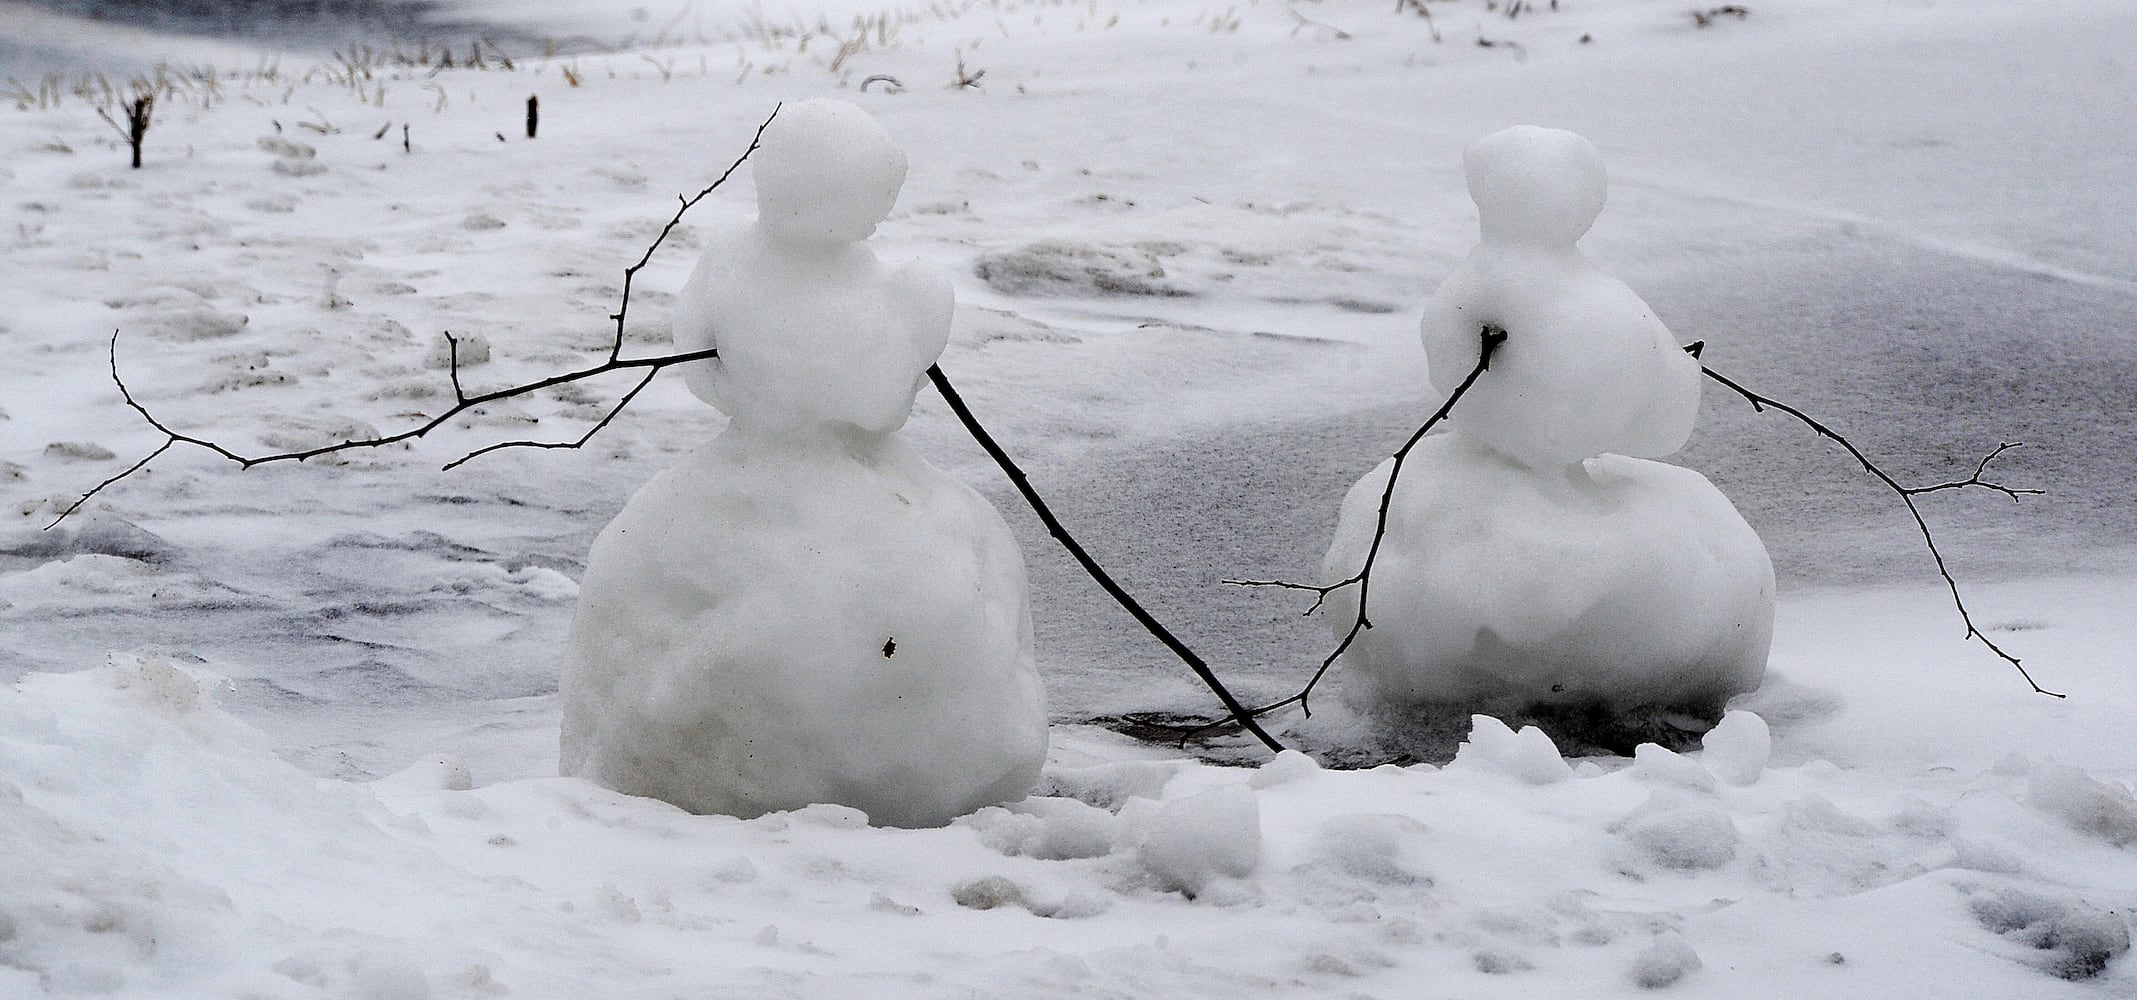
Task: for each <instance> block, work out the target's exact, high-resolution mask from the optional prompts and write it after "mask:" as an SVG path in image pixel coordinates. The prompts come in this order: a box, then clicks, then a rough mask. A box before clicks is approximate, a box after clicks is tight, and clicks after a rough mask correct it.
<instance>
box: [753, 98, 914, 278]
mask: <svg viewBox="0 0 2137 1000" xmlns="http://www.w3.org/2000/svg"><path fill="white" fill-rule="evenodd" d="M750 162H751V164H752V167H751V170H752V172H753V173H754V174H755V175H756V178H757V216H758V218H759V219H760V220H761V221H762V223H763V225H764V226H765V228H766V229H768V230H770V231H772V232H773V233H775V234H777V235H778V236H780V237H782V238H785V239H788V240H792V241H795V242H800V243H815V244H845V243H852V242H855V241H857V240H865V239H867V238H868V237H869V236H870V235H871V234H873V233H874V232H875V231H876V223H879V222H882V221H883V218H884V217H885V216H887V215H889V214H890V206H891V203H892V202H894V201H896V200H897V198H898V189H899V188H900V187H902V186H904V184H905V151H904V150H902V149H899V148H898V144H897V143H894V142H892V141H891V139H890V136H889V135H888V134H887V133H885V132H884V131H883V130H882V129H881V128H880V127H878V126H877V125H876V123H875V120H874V119H871V118H869V117H868V112H866V111H862V110H861V109H860V108H857V107H854V106H853V105H851V104H847V103H846V102H844V101H834V100H829V99H820V100H814V101H800V102H795V103H790V104H787V105H784V106H782V107H781V108H780V109H779V113H778V114H777V115H775V116H773V118H772V123H771V124H770V125H768V126H766V127H765V130H764V138H763V140H762V142H761V144H760V145H759V146H758V148H757V151H756V152H755V153H753V154H751V156H750Z"/></svg>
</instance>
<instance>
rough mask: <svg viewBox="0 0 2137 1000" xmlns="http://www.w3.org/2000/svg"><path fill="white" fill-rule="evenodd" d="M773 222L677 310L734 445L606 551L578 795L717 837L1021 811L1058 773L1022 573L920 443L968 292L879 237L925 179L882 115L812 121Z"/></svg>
mask: <svg viewBox="0 0 2137 1000" xmlns="http://www.w3.org/2000/svg"><path fill="white" fill-rule="evenodd" d="M751 162H752V165H753V171H754V173H755V177H756V184H757V206H758V219H757V222H756V223H755V224H754V225H750V226H747V227H744V228H742V229H740V230H739V231H735V232H730V233H726V234H723V235H721V236H718V237H715V238H714V239H713V240H712V241H711V242H710V245H709V246H708V247H707V248H706V250H705V253H704V257H703V259H702V260H701V261H700V262H699V263H698V265H697V269H696V271H695V272H693V273H692V275H691V277H690V280H689V283H688V284H687V285H686V286H685V287H684V289H683V293H682V296H681V299H680V301H679V304H678V307H677V314H676V321H675V347H676V349H677V350H678V351H693V350H702V349H705V348H717V349H718V351H719V356H718V358H717V359H715V360H712V361H708V362H703V363H699V364H695V365H692V366H690V369H689V370H688V371H686V373H685V378H686V381H687V383H688V385H689V387H690V390H691V391H692V392H693V393H695V394H696V395H697V396H698V397H699V398H701V399H703V400H705V401H706V402H708V403H711V404H713V405H714V406H717V407H719V408H720V409H721V410H722V411H723V412H725V413H726V414H727V415H728V417H729V418H730V419H729V424H728V426H727V428H726V430H725V431H723V432H722V433H721V434H720V435H719V436H718V437H717V438H715V439H714V440H713V441H712V442H710V443H709V444H707V445H706V446H705V447H703V448H701V449H700V450H698V451H697V452H696V453H694V454H692V455H691V456H689V457H688V458H686V459H684V460H683V461H682V462H681V463H680V464H678V465H677V466H675V467H674V468H672V469H669V470H667V471H666V472H663V473H661V474H660V475H659V476H658V477H656V478H654V480H653V481H652V482H650V483H648V484H647V485H646V486H645V487H644V488H643V489H641V490H639V491H638V493H637V495H635V496H633V497H632V498H631V500H630V503H628V504H627V505H625V507H624V509H623V512H622V513H621V514H619V515H618V516H617V517H616V520H615V521H614V522H613V523H611V524H610V525H609V526H608V528H607V529H606V530H604V531H603V532H602V533H601V535H600V537H599V538H598V539H596V540H595V542H594V546H593V553H592V556H591V557H590V559H589V563H588V566H587V572H586V579H585V582H584V583H583V585H582V586H581V589H580V595H579V608H578V613H577V615H576V617H575V618H574V619H573V621H572V630H571V637H570V640H569V645H568V648H567V650H566V653H565V657H564V667H563V678H562V700H563V709H564V721H563V741H562V750H563V770H564V773H566V774H570V775H577V776H581V777H585V778H588V779H591V780H593V781H595V782H598V783H600V784H602V785H606V786H608V787H610V788H614V789H617V790H620V791H624V792H630V793H633V794H639V795H649V796H654V797H657V798H661V799H665V800H667V801H669V802H672V803H675V804H676V805H679V806H682V807H683V808H685V809H689V810H691V811H693V812H703V813H725V814H729V815H735V816H743V817H749V816H756V815H759V814H762V813H765V812H769V811H773V810H780V809H791V808H797V807H800V806H804V805H808V804H810V803H816V802H831V803H839V804H842V805H847V806H852V807H855V808H858V809H860V810H862V811H864V812H866V813H867V814H868V816H869V819H870V820H871V821H872V822H874V823H877V824H883V825H894V826H932V825H940V824H942V823H946V822H948V821H949V820H951V819H952V818H954V817H956V816H959V815H962V814H964V813H967V812H971V811H972V810H974V809H977V808H979V807H981V806H985V805H990V804H994V803H1000V802H1005V801H1010V800H1014V799H1018V798H1021V797H1023V796H1024V795H1026V794H1028V793H1029V792H1030V790H1031V788H1032V787H1033V785H1034V784H1035V783H1036V782H1037V780H1038V776H1039V768H1040V765H1041V764H1042V763H1043V762H1044V759H1045V756H1046V745H1047V732H1046V708H1045V694H1044V691H1043V689H1042V688H1041V686H1040V682H1039V678H1038V674H1037V671H1036V670H1035V668H1034V666H1033V660H1032V633H1031V618H1030V612H1029V605H1028V593H1027V589H1026V583H1025V573H1024V561H1023V555H1022V553H1021V551H1020V550H1019V549H1018V547H1017V544H1016V542H1015V540H1014V539H1013V538H1011V536H1010V533H1009V529H1008V526H1007V525H1006V524H1004V523H1003V521H1002V519H1001V516H1000V515H999V514H998V513H997V512H996V511H995V510H994V508H993V507H991V506H990V505H989V504H988V503H987V501H986V500H984V499H982V498H981V497H980V496H979V495H978V494H977V493H974V492H973V491H972V490H971V489H969V488H967V487H965V486H964V485H962V484H960V483H958V482H957V481H955V480H953V479H951V478H949V477H948V476H946V475H944V474H943V473H942V472H941V471H940V470H937V469H936V468H935V467H934V466H932V465H929V464H928V463H927V462H926V461H925V460H923V459H922V458H921V457H920V456H919V455H918V454H916V453H915V452H914V451H913V450H912V448H911V447H910V446H908V445H907V444H906V443H905V442H904V441H903V440H901V439H900V438H899V437H898V435H897V433H896V432H897V430H898V429H899V428H900V427H901V426H903V425H904V423H905V420H906V417H907V416H908V415H909V413H910V411H911V408H912V405H913V398H914V394H915V393H916V392H917V391H918V390H919V387H920V385H921V384H922V383H923V382H924V380H925V378H926V371H927V369H928V367H929V366H930V365H932V364H933V363H934V361H935V358H936V356H937V355H939V354H940V353H941V352H942V349H943V346H944V344H945V343H946V341H947V339H948V336H949V328H950V315H951V306H952V301H951V291H950V286H949V283H948V282H947V281H946V280H945V279H944V278H943V277H942V276H941V275H940V274H938V273H936V272H934V271H932V270H930V269H927V268H925V267H922V266H920V265H917V264H907V265H904V266H902V267H893V266H889V265H886V264H884V263H883V262H882V261H879V260H877V259H876V256H875V254H874V253H872V252H870V250H869V248H868V245H867V243H866V240H867V239H868V237H869V236H870V235H871V234H872V233H874V231H875V227H876V224H877V223H879V222H881V221H882V220H883V218H884V217H885V216H886V215H887V214H888V213H889V211H890V207H891V204H892V202H893V201H894V200H895V199H896V197H897V193H898V189H899V188H900V187H901V186H902V185H903V184H904V181H905V154H904V152H903V151H902V150H900V149H899V148H898V146H897V145H896V144H894V143H893V142H892V141H891V139H890V137H889V136H887V135H886V134H884V132H883V131H882V130H881V129H880V128H878V127H877V126H876V124H875V123H874V122H873V121H872V120H870V119H869V117H868V116H867V114H866V113H864V112H862V111H861V110H860V109H858V108H855V107H853V106H852V105H849V104H844V103H840V102H836V101H810V102H805V103H799V104H788V105H786V106H785V107H784V108H783V109H782V110H780V111H779V113H778V114H777V115H776V116H775V117H774V119H773V121H772V123H771V124H770V126H769V127H768V128H766V129H765V131H764V134H763V137H762V144H761V146H760V148H759V149H758V150H757V152H756V153H755V154H754V156H753V157H752V161H751Z"/></svg>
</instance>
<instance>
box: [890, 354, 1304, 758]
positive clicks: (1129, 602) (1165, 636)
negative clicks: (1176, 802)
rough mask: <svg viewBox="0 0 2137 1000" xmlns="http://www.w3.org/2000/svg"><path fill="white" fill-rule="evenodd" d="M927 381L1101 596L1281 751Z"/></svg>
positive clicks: (968, 413) (931, 376)
mask: <svg viewBox="0 0 2137 1000" xmlns="http://www.w3.org/2000/svg"><path fill="white" fill-rule="evenodd" d="M928 380H929V381H931V382H933V383H935V391H937V392H939V393H941V394H942V398H943V401H944V402H946V403H948V404H950V412H952V413H955V414H956V415H957V419H958V420H959V421H960V422H962V423H963V424H964V425H965V430H967V431H970V432H971V434H972V436H973V438H975V439H976V440H978V441H979V444H980V447H981V448H984V449H986V452H987V455H988V457H990V458H992V459H994V464H996V465H999V466H1001V467H1002V472H1003V473H1004V474H1006V475H1007V476H1008V477H1009V481H1010V483H1011V484H1013V485H1015V486H1016V488H1017V492H1018V493H1019V494H1022V495H1023V497H1024V502H1025V503H1027V504H1030V505H1031V509H1032V511H1033V512H1034V513H1036V514H1038V515H1039V520H1040V521H1042V522H1044V523H1045V525H1046V530H1047V532H1048V533H1050V534H1052V535H1053V536H1054V540H1055V541H1058V542H1060V543H1061V547H1062V548H1064V549H1067V550H1068V554H1069V555H1070V556H1071V557H1072V558H1074V559H1075V560H1076V563H1077V565H1079V566H1082V567H1083V571H1084V572H1085V573H1086V574H1088V575H1089V576H1090V577H1091V579H1092V580H1095V581H1097V583H1098V585H1099V587H1101V588H1103V589H1104V590H1105V592H1106V594H1107V596H1109V597H1111V598H1113V600H1114V602H1115V603H1117V604H1119V605H1120V606H1121V607H1122V608H1123V609H1124V610H1126V611H1127V612H1128V614H1129V615H1130V616H1132V617H1133V618H1134V619H1135V620H1136V623H1137V624H1140V625H1141V626H1143V628H1144V629H1145V630H1146V631H1148V632H1149V633H1150V634H1151V635H1152V636H1154V637H1156V638H1157V640H1158V641H1159V642H1161V643H1163V644H1164V645H1165V648H1166V649H1169V650H1171V651H1172V654H1173V655H1174V656H1176V657H1179V659H1180V662H1182V663H1185V664H1187V669H1189V670H1192V671H1194V672H1195V676H1196V677H1199V678H1201V679H1202V683H1203V684H1205V685H1207V686H1208V687H1209V689H1210V691H1211V692H1213V693H1214V694H1216V696H1217V700H1218V701H1221V702H1223V703H1224V707H1225V710H1226V711H1229V712H1230V713H1231V718H1233V719H1235V720H1237V721H1238V722H1239V724H1240V726H1242V727H1244V728H1245V729H1246V731H1247V732H1250V733H1252V734H1254V738H1255V739H1258V740H1260V741H1261V743H1262V745H1263V746H1266V747H1268V748H1269V749H1270V750H1272V751H1279V752H1280V751H1282V750H1283V749H1284V745H1283V744H1282V743H1279V742H1277V740H1276V737H1274V736H1271V735H1269V734H1268V732H1267V731H1266V730H1264V729H1262V727H1261V724H1260V723H1258V722H1255V721H1254V717H1255V716H1256V715H1258V714H1260V713H1259V712H1252V711H1248V710H1247V707H1246V706H1245V705H1243V704H1241V703H1240V701H1239V699H1238V698H1236V697H1234V696H1233V695H1232V692H1231V691H1230V690H1229V689H1227V688H1226V687H1225V686H1224V682H1223V681H1221V680H1218V679H1217V675H1216V673H1215V672H1213V671H1211V670H1210V667H1209V664H1208V663H1207V662H1205V661H1204V660H1203V659H1202V657H1201V656H1199V655H1197V654H1196V653H1195V651H1194V650H1192V649H1190V648H1188V646H1187V644H1186V643H1184V642H1181V641H1180V638H1179V637H1178V636H1176V635H1173V634H1172V630H1171V629H1168V628H1166V627H1165V625H1164V624H1163V623H1162V622H1159V621H1158V620H1157V618H1156V617H1155V616H1153V615H1151V613H1150V612H1149V611H1147V610H1145V609H1144V608H1143V606H1142V604H1141V603H1139V602H1138V601H1136V599H1135V598H1134V597H1132V596H1130V595H1129V593H1128V592H1127V590H1125V589H1123V588H1122V587H1121V585H1120V584H1119V583H1118V582H1116V581H1115V580H1114V579H1113V577H1112V575H1111V574H1109V573H1107V572H1106V570H1105V567H1103V566H1100V565H1099V564H1098V560H1096V559H1094V558H1092V557H1091V553H1090V552H1088V551H1086V550H1085V549H1084V547H1083V545H1082V544H1081V543H1079V542H1077V541H1076V536H1074V535H1071V534H1069V530H1068V529H1067V528H1066V527H1063V526H1062V524H1061V520H1060V519H1059V518H1057V517H1055V516H1054V512H1053V509H1052V508H1050V507H1048V506H1047V505H1046V500H1045V498H1043V497H1041V496H1039V491H1038V490H1036V489H1033V488H1032V485H1031V480H1030V479H1029V478H1027V477H1026V476H1025V475H1024V470H1023V469H1021V468H1018V467H1017V463H1016V462H1015V461H1014V460H1013V459H1011V458H1010V457H1009V453H1007V452H1005V451H1003V450H1002V446H1001V445H999V444H997V443H995V440H994V436H993V435H991V434H988V433H987V429H986V428H985V427H982V426H980V422H979V418H977V417H975V416H973V415H972V410H971V408H970V407H967V406H966V405H965V400H964V397H962V396H960V395H958V394H957V388H956V387H955V386H952V385H951V384H950V378H949V376H947V375H944V374H943V373H942V366H941V365H930V366H928Z"/></svg>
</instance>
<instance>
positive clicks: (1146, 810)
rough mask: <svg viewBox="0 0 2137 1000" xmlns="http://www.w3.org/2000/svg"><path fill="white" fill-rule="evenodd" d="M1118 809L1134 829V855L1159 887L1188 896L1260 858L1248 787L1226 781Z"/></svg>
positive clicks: (1247, 870) (1245, 870)
mask: <svg viewBox="0 0 2137 1000" xmlns="http://www.w3.org/2000/svg"><path fill="white" fill-rule="evenodd" d="M1137 804H1138V805H1139V806H1142V807H1143V808H1141V809H1137V810H1134V811H1129V810H1123V812H1122V819H1123V821H1124V822H1127V823H1128V824H1129V825H1130V827H1131V828H1132V829H1135V830H1137V831H1138V833H1139V835H1140V841H1141V842H1140V843H1139V844H1138V845H1137V847H1136V851H1135V858H1136V861H1137V862H1138V863H1140V864H1141V865H1142V866H1143V870H1144V871H1146V872H1148V873H1149V874H1150V876H1151V878H1152V879H1153V880H1155V881H1156V883H1157V884H1158V886H1159V887H1161V888H1164V889H1168V890H1171V891H1174V892H1179V893H1181V894H1183V895H1185V896H1187V897H1188V898H1190V899H1192V898H1194V897H1196V896H1200V895H1202V894H1203V893H1204V892H1205V891H1207V890H1208V889H1209V888H1210V887H1211V886H1212V884H1214V883H1216V882H1217V881H1218V880H1220V879H1243V878H1246V877H1247V876H1250V875H1252V874H1254V869H1255V867H1256V866H1257V865H1259V864H1260V862H1261V807H1260V803H1259V801H1258V800H1257V799H1256V797H1255V795H1254V792H1253V790H1252V789H1249V788H1247V787H1245V786H1244V785H1226V786H1223V787H1221V788H1213V789H1210V790H1209V791H1206V792H1201V793H1198V794H1195V795H1190V796H1188V797H1186V798H1182V799H1175V800H1173V801H1171V802H1167V803H1164V804H1163V805H1158V804H1156V803H1147V804H1145V803H1137Z"/></svg>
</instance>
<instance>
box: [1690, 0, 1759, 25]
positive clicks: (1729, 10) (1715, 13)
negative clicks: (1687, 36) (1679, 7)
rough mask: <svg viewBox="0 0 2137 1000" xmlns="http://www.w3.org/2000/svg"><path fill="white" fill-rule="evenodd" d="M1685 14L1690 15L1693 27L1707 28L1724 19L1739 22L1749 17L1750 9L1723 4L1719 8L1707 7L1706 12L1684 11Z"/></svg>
mask: <svg viewBox="0 0 2137 1000" xmlns="http://www.w3.org/2000/svg"><path fill="white" fill-rule="evenodd" d="M1685 13H1687V14H1690V15H1692V26H1693V27H1695V28H1708V27H1713V25H1714V22H1715V21H1718V20H1720V19H1722V18H1724V17H1733V18H1736V19H1737V20H1739V21H1741V20H1743V19H1745V18H1747V17H1750V16H1751V8H1749V7H1745V6H1742V5H1740V4H1733V3H1729V4H1723V5H1721V6H1719V7H1709V8H1707V9H1706V10H1688V11H1685Z"/></svg>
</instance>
